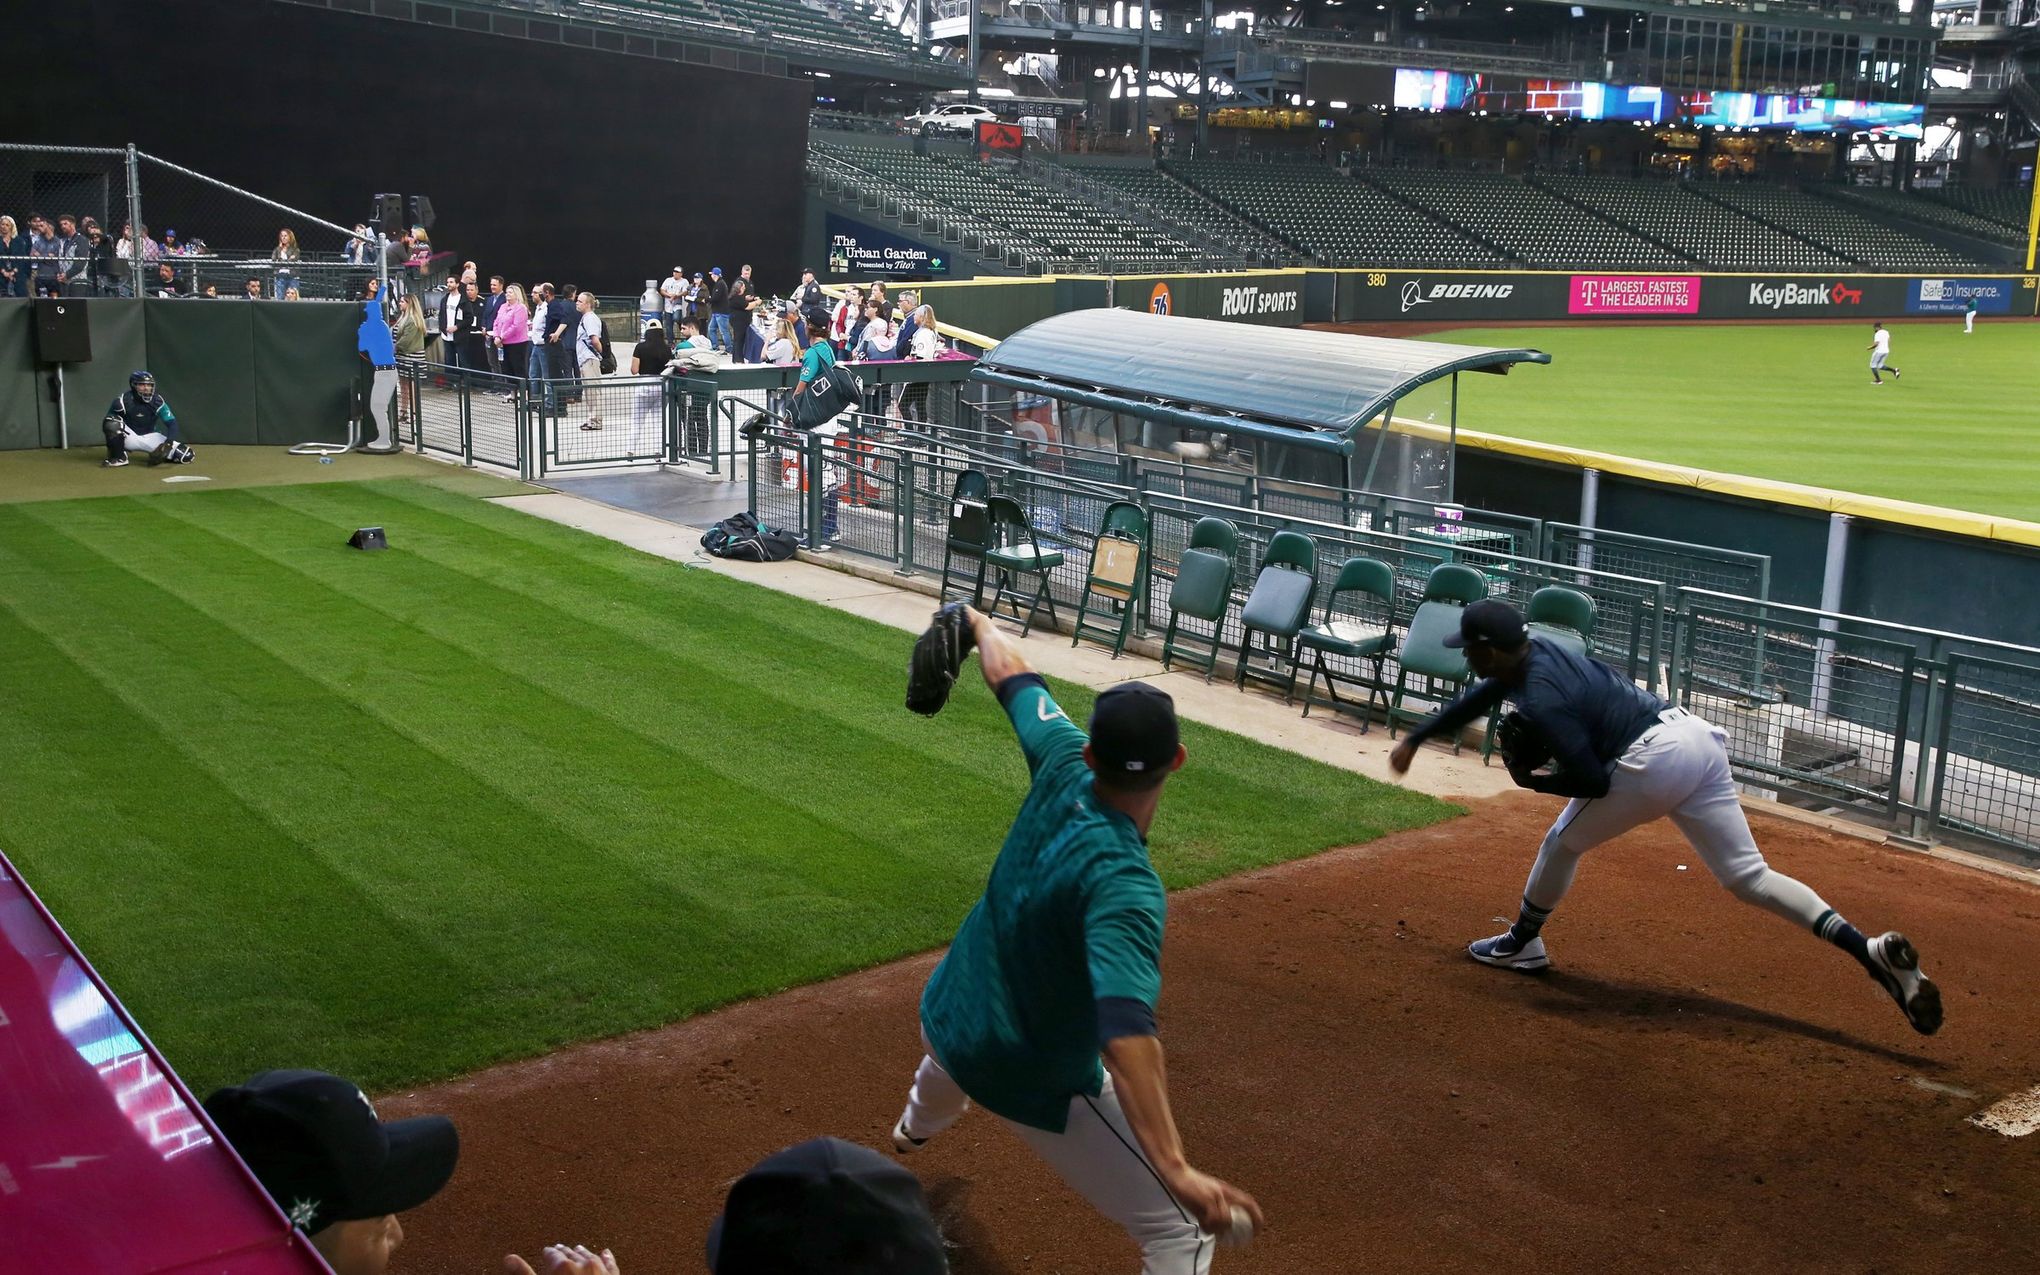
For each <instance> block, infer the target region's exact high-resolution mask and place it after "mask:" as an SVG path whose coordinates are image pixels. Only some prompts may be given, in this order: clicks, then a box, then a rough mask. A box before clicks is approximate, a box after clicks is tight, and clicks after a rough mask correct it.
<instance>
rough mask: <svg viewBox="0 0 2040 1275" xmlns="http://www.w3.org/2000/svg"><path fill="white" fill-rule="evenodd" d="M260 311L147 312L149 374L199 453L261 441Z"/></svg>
mask: <svg viewBox="0 0 2040 1275" xmlns="http://www.w3.org/2000/svg"><path fill="white" fill-rule="evenodd" d="M257 304H259V303H250V302H247V301H153V302H150V303H149V304H148V305H147V306H146V307H145V309H146V310H147V320H146V328H147V333H148V349H149V370H150V371H151V372H154V373H155V374H156V385H157V388H158V389H160V390H161V391H162V393H163V397H164V398H165V399H167V400H168V401H169V403H170V410H172V411H174V412H176V413H177V420H178V424H179V426H180V427H181V428H182V430H183V432H184V437H185V439H186V441H188V442H190V443H192V444H193V445H195V446H200V447H203V446H205V445H207V444H225V443H233V444H242V443H253V442H254V441H256V440H255V411H254V403H255V359H254V354H255V347H254V341H255V336H254V333H255V319H254V311H255V309H256V305H257ZM299 304H304V303H302V302H300V303H299Z"/></svg>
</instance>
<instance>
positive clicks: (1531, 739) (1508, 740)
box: [1495, 713, 1551, 782]
mask: <svg viewBox="0 0 2040 1275" xmlns="http://www.w3.org/2000/svg"><path fill="white" fill-rule="evenodd" d="M1495 747H1496V749H1497V750H1499V751H1500V752H1501V754H1502V764H1503V765H1504V766H1507V767H1508V768H1509V773H1510V774H1511V775H1513V776H1515V777H1516V779H1517V781H1518V782H1521V780H1522V778H1523V777H1524V776H1525V775H1530V774H1534V773H1536V772H1537V771H1538V770H1540V769H1543V768H1545V767H1548V766H1549V765H1550V764H1551V743H1550V741H1548V740H1546V739H1545V738H1544V732H1543V731H1541V730H1539V729H1538V728H1537V725H1536V723H1534V722H1532V721H1531V720H1530V719H1529V718H1527V717H1525V716H1523V715H1522V714H1521V713H1504V714H1503V715H1502V720H1501V721H1500V722H1498V723H1496V724H1495Z"/></svg>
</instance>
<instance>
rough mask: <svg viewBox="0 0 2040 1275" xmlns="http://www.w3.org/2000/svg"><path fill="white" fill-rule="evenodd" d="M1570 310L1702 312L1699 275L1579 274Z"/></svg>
mask: <svg viewBox="0 0 2040 1275" xmlns="http://www.w3.org/2000/svg"><path fill="white" fill-rule="evenodd" d="M1566 313H1567V314H1588V315H1596V314H1607V315H1619V316H1637V315H1655V314H1698V313H1700V277H1699V276H1698V275H1658V274H1576V275H1574V276H1573V277H1572V295H1571V298H1570V300H1569V301H1568V303H1567V305H1566Z"/></svg>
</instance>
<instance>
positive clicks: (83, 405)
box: [50, 297, 177, 447]
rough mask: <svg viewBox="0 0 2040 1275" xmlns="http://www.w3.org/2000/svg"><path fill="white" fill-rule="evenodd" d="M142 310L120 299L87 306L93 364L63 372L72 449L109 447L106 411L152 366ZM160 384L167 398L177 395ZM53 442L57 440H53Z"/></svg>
mask: <svg viewBox="0 0 2040 1275" xmlns="http://www.w3.org/2000/svg"><path fill="white" fill-rule="evenodd" d="M142 306H143V303H142V302H140V301H130V300H123V299H121V298H118V297H108V298H104V299H95V300H92V301H88V302H86V303H85V307H86V313H87V314H88V315H90V316H91V317H90V322H91V324H92V361H91V362H90V363H74V364H70V365H68V366H66V367H65V368H64V410H65V411H66V412H67V413H68V414H69V416H70V426H71V446H73V447H104V446H105V445H106V437H105V435H104V434H102V433H101V432H100V429H99V422H100V421H101V420H103V419H105V417H106V409H107V408H108V407H110V406H112V405H113V400H115V399H116V398H119V397H120V396H121V394H122V393H123V392H124V391H125V390H126V389H127V387H128V373H130V372H132V371H134V370H135V369H137V368H145V367H148V366H149V358H148V345H149V343H148V340H147V337H146V333H145V330H144V329H145V325H144V322H143V319H142ZM150 370H151V371H153V370H154V369H153V368H152V369H150ZM158 385H159V386H160V388H161V389H162V390H163V392H164V393H165V394H172V393H175V390H174V388H173V387H172V386H168V385H162V384H161V382H158ZM170 405H171V407H172V408H173V409H174V408H175V407H176V406H177V400H176V399H174V398H172V399H171V400H170ZM50 441H51V442H53V443H54V442H55V441H56V439H55V438H54V436H53V437H52V438H51V439H50Z"/></svg>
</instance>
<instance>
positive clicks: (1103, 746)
mask: <svg viewBox="0 0 2040 1275" xmlns="http://www.w3.org/2000/svg"><path fill="white" fill-rule="evenodd" d="M1180 742H1181V737H1180V735H1179V733H1178V730H1177V726H1176V701H1174V700H1172V699H1170V698H1169V693H1168V692H1167V691H1165V690H1162V689H1161V688H1160V687H1155V686H1149V685H1148V684H1147V683H1146V682H1121V683H1120V684H1118V685H1117V686H1114V687H1112V688H1110V689H1109V690H1106V691H1105V692H1104V693H1102V694H1100V695H1099V696H1098V702H1097V703H1096V704H1093V705H1092V706H1091V758H1092V769H1093V770H1095V771H1096V772H1097V773H1098V774H1101V775H1106V776H1114V777H1119V778H1128V777H1132V776H1138V775H1146V774H1152V773H1153V772H1155V771H1157V770H1167V769H1168V768H1169V766H1170V764H1171V763H1173V762H1174V761H1175V760H1176V748H1177V745H1178V744H1179V743H1180Z"/></svg>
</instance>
